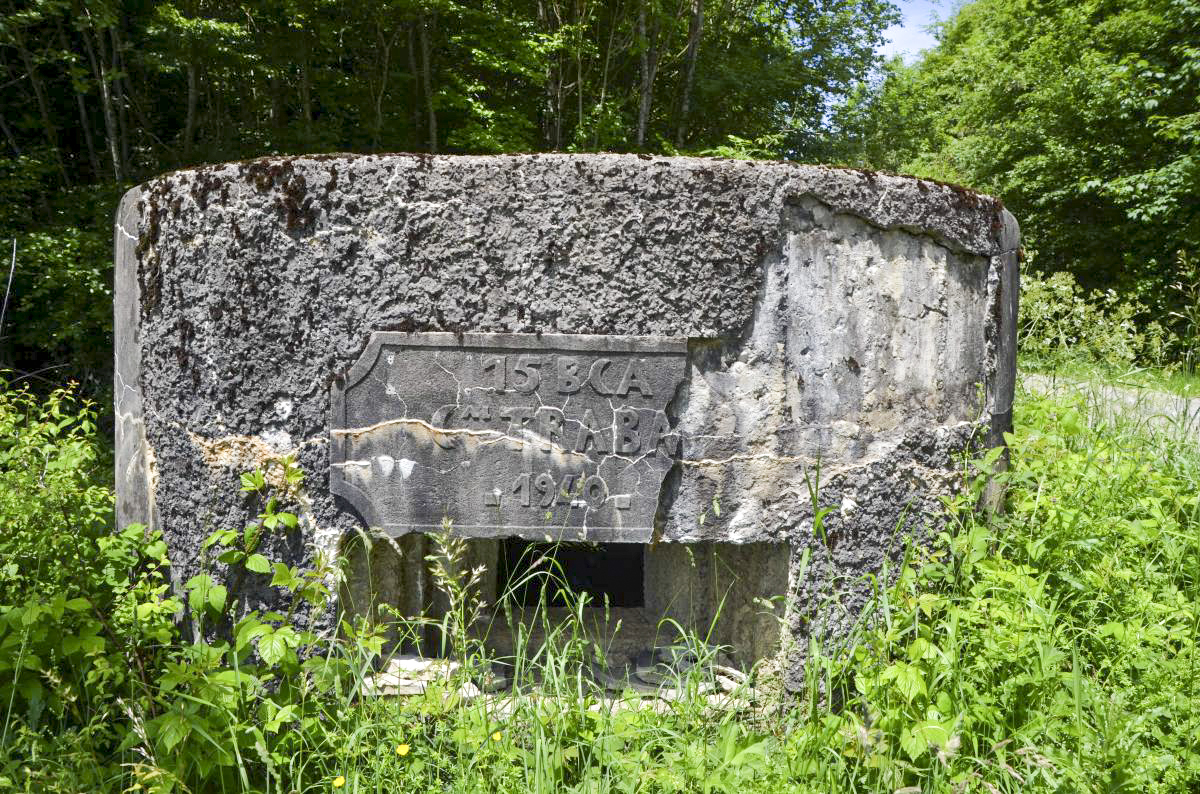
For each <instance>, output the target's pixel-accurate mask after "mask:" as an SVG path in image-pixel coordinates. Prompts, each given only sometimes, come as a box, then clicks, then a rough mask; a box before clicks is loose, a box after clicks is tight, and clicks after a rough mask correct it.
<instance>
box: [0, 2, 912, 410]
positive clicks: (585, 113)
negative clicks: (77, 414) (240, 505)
mask: <svg viewBox="0 0 1200 794" xmlns="http://www.w3.org/2000/svg"><path fill="white" fill-rule="evenodd" d="M895 18H896V12H895V8H894V7H893V6H892V5H891V4H890V3H889V2H887V0H819V1H818V2H811V3H809V2H794V1H793V0H788V1H787V2H762V1H760V0H756V1H755V2H737V3H713V2H711V0H685V1H684V2H674V1H672V2H666V0H638V2H636V3H597V2H570V3H567V2H563V1H562V0H549V1H548V2H542V1H539V2H532V1H531V0H487V2H482V3H478V2H460V1H459V0H271V1H270V2H259V3H249V4H246V3H242V4H238V3H218V2H213V0H170V1H169V2H155V3H117V2H113V0H71V1H68V0H27V1H25V2H19V3H16V4H8V5H7V6H6V7H5V8H4V10H2V11H0V54H3V58H0V82H3V84H4V85H5V87H6V90H5V92H4V93H3V94H2V95H0V132H2V134H3V138H2V139H0V242H3V243H4V245H5V246H7V245H8V241H9V240H11V239H12V238H16V239H17V243H18V246H17V247H18V251H17V262H18V271H17V279H16V281H15V282H14V289H13V296H12V297H13V301H12V306H10V309H11V311H10V312H9V316H8V321H7V322H6V327H5V328H4V329H0V366H7V367H10V368H13V369H16V370H19V371H20V372H21V373H32V372H37V371H39V370H42V369H43V368H44V367H56V368H61V369H66V373H65V374H69V375H70V376H72V377H74V378H76V379H78V380H80V381H81V382H83V383H84V385H85V387H87V388H88V389H89V390H90V391H91V392H92V393H97V392H101V391H103V390H104V388H105V386H106V384H107V381H108V376H107V372H108V365H109V362H110V361H111V352H110V347H109V345H110V342H109V339H108V337H109V335H110V333H111V323H110V315H109V306H110V292H109V281H110V272H111V263H110V258H109V253H108V250H109V246H110V244H111V226H110V224H111V219H112V214H111V213H112V210H113V208H114V207H115V205H116V201H117V197H118V195H119V193H120V191H121V190H122V189H123V188H124V187H127V186H129V185H130V184H132V183H134V182H137V181H140V180H143V179H146V178H149V177H151V176H154V175H156V174H159V173H162V172H164V171H170V170H173V169H176V168H180V167H187V166H194V165H198V164H201V163H205V162H223V161H227V160H238V159H246V158H252V157H258V156H262V155H270V154H302V153H310V152H329V151H350V152H381V151H408V152H413V151H415V152H459V153H493V152H514V151H515V152H528V151H572V152H586V151H609V150H617V151H651V152H664V153H673V152H693V153H694V152H700V151H705V150H719V149H720V148H721V147H730V151H731V152H732V151H734V150H736V151H739V152H744V153H750V154H753V155H754V156H767V157H780V156H785V155H786V156H789V157H813V156H815V155H816V153H817V152H818V151H819V150H821V149H820V147H821V145H822V143H821V142H823V141H824V140H825V139H826V137H827V134H826V133H827V131H828V113H827V109H828V107H829V104H830V101H831V99H832V98H834V97H837V96H841V95H843V94H845V93H846V92H847V91H849V90H850V88H851V86H853V85H854V84H855V83H856V82H857V81H858V80H860V79H862V78H863V77H864V76H865V75H866V74H867V72H868V71H869V70H870V68H871V67H872V65H873V64H874V63H875V62H876V60H877V56H876V55H875V48H876V46H877V45H878V44H879V43H880V41H881V35H882V31H883V30H884V29H885V28H886V27H887V26H888V25H889V24H890V23H891V22H892V21H894V20H895ZM739 141H741V142H745V141H753V142H754V143H753V145H752V146H747V145H742V144H741V143H739ZM3 253H4V254H5V259H4V261H5V264H6V265H7V263H8V262H7V254H8V250H7V248H5V250H4V251H3ZM6 269H7V268H6ZM39 375H40V377H46V378H48V380H50V381H51V382H54V381H55V378H56V377H57V379H58V380H57V382H61V381H62V380H63V379H65V378H63V375H64V373H63V372H61V371H58V370H57V369H56V370H54V371H53V374H52V375H46V373H39Z"/></svg>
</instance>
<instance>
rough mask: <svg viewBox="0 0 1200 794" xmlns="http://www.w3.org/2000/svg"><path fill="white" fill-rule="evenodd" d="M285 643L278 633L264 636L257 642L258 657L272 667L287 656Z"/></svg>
mask: <svg viewBox="0 0 1200 794" xmlns="http://www.w3.org/2000/svg"><path fill="white" fill-rule="evenodd" d="M287 649H288V648H287V641H286V640H285V639H284V637H283V636H281V635H280V634H279V632H271V633H270V634H264V635H263V636H262V638H261V639H259V641H258V655H259V656H261V657H262V660H263V661H264V662H265V663H267V664H268V665H270V666H272V667H274V666H275V665H277V664H279V662H280V661H282V660H283V657H284V656H285V655H286V654H287Z"/></svg>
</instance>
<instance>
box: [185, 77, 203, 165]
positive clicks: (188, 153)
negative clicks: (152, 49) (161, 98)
mask: <svg viewBox="0 0 1200 794" xmlns="http://www.w3.org/2000/svg"><path fill="white" fill-rule="evenodd" d="M187 83H188V94H187V119H186V121H184V124H183V162H184V165H191V164H192V138H193V136H194V135H195V134H196V106H197V105H198V104H199V100H200V87H199V86H198V85H197V81H196V60H195V58H189V60H188V65H187Z"/></svg>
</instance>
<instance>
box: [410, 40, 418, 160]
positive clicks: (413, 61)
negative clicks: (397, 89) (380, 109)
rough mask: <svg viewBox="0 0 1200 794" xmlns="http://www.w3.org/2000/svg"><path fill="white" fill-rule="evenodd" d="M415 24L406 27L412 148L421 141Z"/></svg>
mask: <svg viewBox="0 0 1200 794" xmlns="http://www.w3.org/2000/svg"><path fill="white" fill-rule="evenodd" d="M417 24H418V23H416V22H413V23H411V24H409V25H408V73H409V74H410V75H412V104H411V105H410V109H411V111H412V138H411V142H412V144H413V146H412V148H413V149H414V150H415V149H417V148H418V144H417V141H419V140H420V139H421V69H420V67H418V66H417Z"/></svg>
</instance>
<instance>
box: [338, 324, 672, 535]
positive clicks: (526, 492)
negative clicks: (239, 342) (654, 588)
mask: <svg viewBox="0 0 1200 794" xmlns="http://www.w3.org/2000/svg"><path fill="white" fill-rule="evenodd" d="M686 354H687V341H686V339H683V338H679V337H635V336H587V335H566V334H554V335H551V334H543V335H540V336H539V335H535V334H462V335H458V334H452V333H397V332H376V333H375V334H373V335H372V337H371V341H370V343H369V344H368V345H367V349H366V350H365V351H364V353H363V355H362V357H361V358H359V360H358V361H357V362H356V363H355V364H354V366H353V367H351V369H350V371H349V372H348V373H347V374H346V375H345V376H344V377H343V378H341V379H339V380H338V381H337V382H335V384H334V387H333V396H332V409H333V417H332V418H333V422H332V427H331V436H332V437H331V456H330V457H331V461H330V475H329V476H330V488H331V490H332V491H333V492H334V493H335V494H338V495H340V496H342V497H344V498H345V499H346V500H347V501H349V502H350V504H352V505H353V506H354V507H355V509H356V510H358V512H359V513H360V514H361V515H362V517H363V519H364V520H365V521H366V522H367V524H368V525H369V526H371V527H373V528H378V529H382V530H383V531H385V532H387V533H389V534H391V535H403V534H406V533H409V532H427V531H437V530H441V529H442V527H443V525H444V522H445V521H447V520H448V521H450V522H451V526H452V528H453V531H454V532H456V533H457V534H460V535H465V536H468V537H507V536H511V537H524V538H530V539H547V538H549V539H555V540H558V539H563V540H590V541H608V542H612V541H624V542H630V543H644V542H647V541H648V540H650V538H651V535H652V533H653V529H654V519H655V514H656V512H657V510H658V503H659V492H660V491H661V490H662V485H663V480H664V478H665V477H666V475H667V473H668V472H669V471H670V469H671V466H672V465H673V463H674V459H675V456H676V455H677V454H678V451H679V446H680V440H679V435H678V432H677V430H676V429H675V427H674V424H673V419H672V417H671V415H670V413H669V411H668V406H669V405H670V403H671V401H672V400H673V399H674V397H675V392H676V390H677V389H678V387H679V385H680V383H681V382H682V381H683V378H684V373H685V368H686V361H687V356H686Z"/></svg>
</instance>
